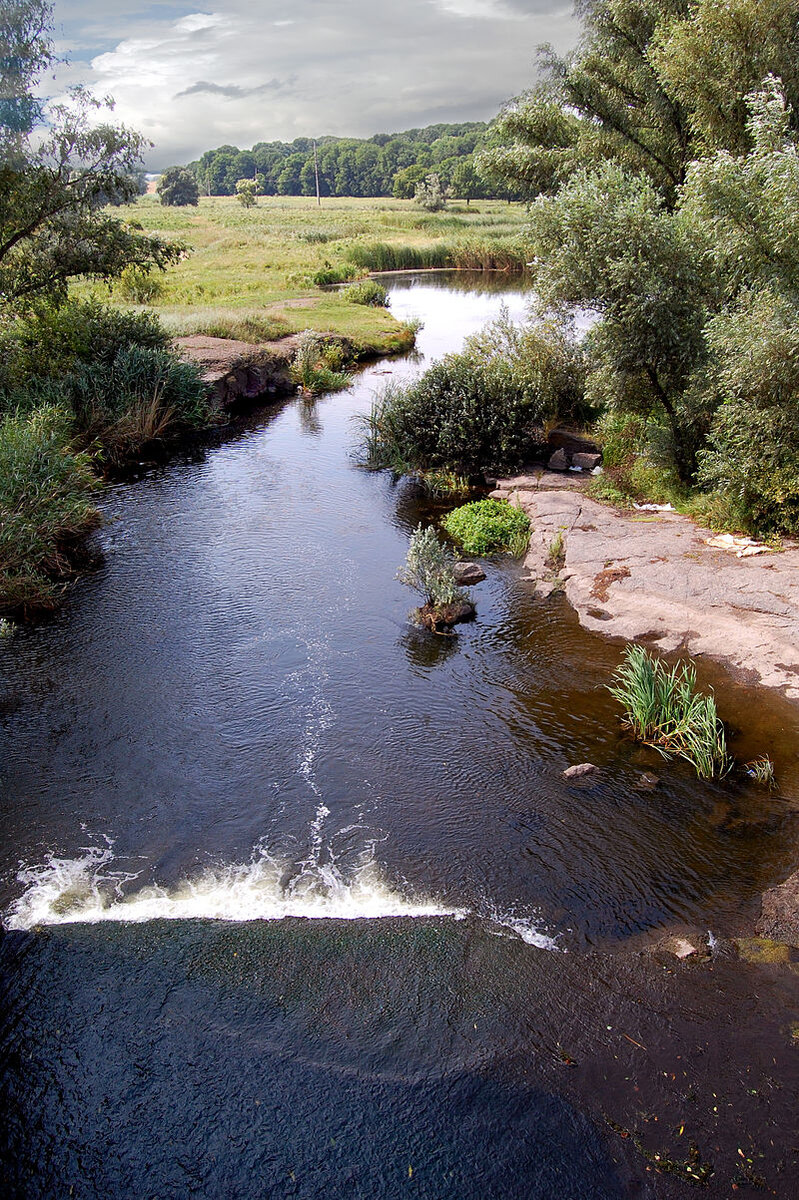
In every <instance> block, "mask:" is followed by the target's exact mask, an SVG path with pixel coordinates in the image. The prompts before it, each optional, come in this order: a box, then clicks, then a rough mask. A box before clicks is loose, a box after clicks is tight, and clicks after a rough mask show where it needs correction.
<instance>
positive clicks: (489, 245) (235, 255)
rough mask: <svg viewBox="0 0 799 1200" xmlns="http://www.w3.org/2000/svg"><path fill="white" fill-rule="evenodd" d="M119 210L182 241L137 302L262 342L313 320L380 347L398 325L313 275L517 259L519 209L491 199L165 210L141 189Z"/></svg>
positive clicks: (187, 325) (184, 321) (273, 201)
mask: <svg viewBox="0 0 799 1200" xmlns="http://www.w3.org/2000/svg"><path fill="white" fill-rule="evenodd" d="M120 215H121V216H123V217H126V218H128V219H130V220H135V221H138V222H139V223H140V224H141V225H142V226H143V227H144V228H145V229H147V230H150V231H158V232H161V233H164V234H166V235H168V236H174V237H175V238H177V239H179V240H181V241H182V242H184V243H185V244H186V246H187V247H188V248H189V251H190V253H189V254H188V255H187V256H186V258H185V259H184V260H183V261H182V262H181V263H180V264H179V265H178V266H177V267H174V268H172V269H171V270H169V271H168V272H167V274H166V275H165V276H158V275H156V276H154V277H152V278H156V279H158V281H159V282H160V285H161V287H160V291H159V294H158V295H157V296H155V297H153V298H152V299H151V300H150V301H149V303H150V305H151V307H152V308H154V309H155V311H156V312H157V313H158V315H159V317H160V318H161V320H162V321H163V323H164V324H165V325H166V326H167V327H168V328H169V329H170V330H172V331H174V332H175V333H176V334H189V333H209V334H216V335H217V336H235V337H243V338H244V339H245V340H262V339H267V338H270V337H277V336H280V335H281V334H283V333H293V332H297V331H299V330H302V329H306V328H313V329H316V330H319V331H332V332H335V333H339V334H343V335H345V336H347V337H350V338H352V339H353V341H354V342H355V343H356V345H357V346H358V347H359V348H360V349H362V350H364V351H368V350H370V349H373V350H375V351H378V352H384V351H386V350H390V349H391V346H392V340H393V339H395V338H396V335H397V332H398V326H397V322H396V321H395V320H394V318H393V317H392V316H391V314H390V312H389V311H387V310H385V309H380V308H370V307H366V306H363V305H358V304H351V303H348V302H347V301H346V300H345V299H344V298H343V296H342V295H341V294H340V293H339V292H338V291H335V290H323V289H322V288H320V287H319V286H317V285H316V284H315V282H314V279H315V277H316V276H317V275H318V273H319V272H332V274H333V276H334V277H335V276H338V277H339V278H344V277H347V276H348V275H349V276H351V277H352V278H356V277H358V276H360V275H364V274H365V273H366V272H367V271H368V270H374V269H378V268H379V267H385V266H395V265H396V266H402V267H416V266H439V267H446V266H462V267H477V268H480V267H482V266H500V267H504V268H505V269H520V268H521V266H522V264H523V262H524V250H523V237H522V235H523V230H524V223H525V219H526V212H525V208H524V206H523V205H520V204H513V205H509V204H505V203H502V202H498V201H480V202H477V203H475V204H473V205H471V206H469V207H467V206H466V205H463V204H458V205H452V206H451V207H450V208H448V209H447V210H445V211H444V212H441V213H425V212H423V211H422V210H420V209H419V208H418V207H416V206H415V205H414V204H413V202H412V201H403V200H388V199H377V200H362V199H358V200H354V199H353V200H350V199H323V201H322V206H321V207H317V204H316V200H315V199H307V198H305V197H293V196H292V197H276V198H266V197H261V198H259V200H258V203H257V205H256V206H255V207H254V208H250V209H245V208H243V207H242V206H241V204H240V203H239V201H238V200H237V199H236V198H235V197H221V196H220V197H210V198H208V197H202V198H201V199H200V203H199V206H198V207H197V208H190V207H189V208H165V207H163V206H162V205H161V204H160V202H159V201H158V199H157V197H155V196H142V197H141V199H140V200H139V201H138V203H137V204H136V205H133V206H131V207H129V208H127V209H122V210H120ZM356 260H357V261H356ZM133 285H134V289H135V281H133ZM80 290H81V291H85V289H84V288H81V289H80ZM103 294H104V295H106V293H103ZM135 297H136V292H135V290H131V287H130V284H128V286H127V287H126V286H125V284H124V283H123V284H121V285H120V284H118V285H116V286H115V288H114V290H113V292H112V299H113V300H114V301H115V302H117V303H120V304H129V303H130V302H131V300H133V299H135Z"/></svg>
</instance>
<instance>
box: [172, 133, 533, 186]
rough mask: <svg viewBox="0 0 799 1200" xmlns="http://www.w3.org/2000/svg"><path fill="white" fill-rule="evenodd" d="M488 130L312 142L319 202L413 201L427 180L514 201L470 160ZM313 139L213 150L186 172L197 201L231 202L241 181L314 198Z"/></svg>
mask: <svg viewBox="0 0 799 1200" xmlns="http://www.w3.org/2000/svg"><path fill="white" fill-rule="evenodd" d="M487 131H488V126H487V125H486V124H484V123H483V122H481V121H471V122H466V123H462V124H459V125H429V126H427V127H426V128H425V129H409V130H406V131H405V132H404V133H379V134H375V136H374V137H371V138H366V139H363V138H335V137H322V138H319V139H318V141H317V154H316V157H317V164H318V170H319V190H320V192H321V194H322V195H323V196H395V197H397V198H398V199H412V198H413V195H414V192H415V190H416V186H417V184H419V183H421V182H423V181H424V179H425V178H426V176H428V175H429V174H430V173H431V172H434V173H435V174H436V175H438V177H439V179H440V181H441V185H442V187H444V188H448V189H450V190H451V191H452V193H453V194H454V195H456V196H458V197H459V198H461V199H465V200H478V199H486V198H501V199H520V198H521V197H522V193H521V192H520V191H519V189H518V188H517V187H516V186H515V185H512V184H511V185H509V184H508V183H507V182H505V181H504V180H498V181H494V182H492V181H490V180H488V179H486V178H485V177H484V176H483V175H482V174H481V172H480V171H479V169H478V167H477V165H476V163H475V152H476V151H477V150H478V149H479V146H480V145H481V143H482V141H483V139H484V138H485V135H486V133H487ZM317 164H315V163H314V144H313V140H312V139H311V138H296V139H295V140H294V141H293V142H258V143H256V145H254V146H253V148H252V150H239V149H238V147H236V146H219V147H217V149H216V150H206V152H205V154H203V155H202V156H201V158H199V159H198V160H196V161H195V162H192V163H189V164H188V169H189V170H190V171H191V172H192V173H193V174H194V176H195V178H196V180H197V186H198V188H199V190H200V194H201V195H205V196H208V195H211V196H233V195H235V194H236V184H237V183H238V182H239V180H241V179H254V180H257V182H258V190H259V192H260V193H261V194H262V195H266V196H314V195H316V165H317Z"/></svg>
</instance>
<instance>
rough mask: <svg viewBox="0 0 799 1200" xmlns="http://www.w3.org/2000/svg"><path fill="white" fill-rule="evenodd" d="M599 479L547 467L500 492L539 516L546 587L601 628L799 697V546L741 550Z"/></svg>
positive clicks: (503, 484) (533, 552)
mask: <svg viewBox="0 0 799 1200" xmlns="http://www.w3.org/2000/svg"><path fill="white" fill-rule="evenodd" d="M588 483H589V478H587V477H580V476H579V475H571V476H564V475H556V474H554V473H552V472H547V471H540V472H531V473H529V474H525V475H519V476H515V477H513V478H510V479H498V480H497V486H496V488H495V490H494V491H493V492H492V493H491V495H492V496H496V497H499V498H502V499H507V500H509V501H510V502H511V503H513V504H516V505H517V506H518V507H520V508H521V509H523V510H524V511H525V512H526V513H527V515H528V516H529V517H530V520H531V522H532V526H533V532H532V535H531V538H530V547H529V551H528V554H527V557H526V559H525V562H524V566H525V569H526V571H527V573H528V578H530V579H532V580H535V581H536V590H537V591H538V592H539V594H540V595H542V596H546V595H548V594H549V593H550V592H552V591H553V590H562V591H564V592H565V594H566V597H567V599H568V600H569V602H570V603H571V604H572V605H573V607H574V608H575V610H576V612H577V614H578V616H579V619H580V623H581V624H582V625H583V626H584V627H585V628H586V629H590V630H592V631H593V632H596V633H603V634H606V635H608V636H610V637H618V638H624V639H625V640H626V641H633V640H635V641H640V642H645V643H647V644H649V645H651V646H653V647H655V648H657V649H659V650H662V651H666V652H668V651H673V650H677V649H680V650H684V651H685V652H687V653H689V654H691V655H694V656H695V655H701V654H704V655H707V656H708V657H710V658H713V659H716V660H718V661H720V662H723V663H725V664H726V665H727V666H729V667H731V668H732V669H733V670H734V671H735V672H736V673H737V674H738V675H739V676H741V677H742V678H743V679H744V681H745V682H747V683H757V684H760V685H762V686H764V687H769V688H776V689H779V690H781V691H782V692H783V694H784V695H785V696H786V697H787V698H789V699H791V700H799V632H797V631H799V543H796V542H791V543H786V544H785V548H784V549H783V550H782V551H781V552H779V553H765V554H761V555H757V556H753V557H750V558H737V557H736V556H735V554H734V553H730V552H729V551H725V550H720V549H714V548H712V547H710V546H708V545H706V540H707V539H708V538H710V537H711V536H712V534H711V532H710V530H707V529H703V528H701V527H700V526H698V525H695V524H694V523H693V521H691V520H690V519H689V518H688V517H684V516H682V515H681V514H679V513H673V512H645V511H640V512H639V511H627V510H624V511H619V510H617V509H614V508H611V507H609V506H607V505H604V504H598V503H597V502H596V501H594V500H591V499H589V497H588V496H586V495H585V494H584V490H585V488H586V487H587V486H588ZM558 535H560V537H558ZM559 542H562V547H560V553H559V554H557V555H556V554H555V551H557V550H558V549H559V545H558V543H559ZM553 543H554V546H553Z"/></svg>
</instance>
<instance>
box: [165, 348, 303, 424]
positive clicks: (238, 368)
mask: <svg viewBox="0 0 799 1200" xmlns="http://www.w3.org/2000/svg"><path fill="white" fill-rule="evenodd" d="M297 343H298V335H297V334H292V335H290V336H289V337H284V338H281V339H280V341H277V342H263V343H260V344H258V343H252V342H239V341H235V340H234V339H233V338H218V337H206V336H205V335H204V334H192V336H191V337H179V338H175V348H176V350H177V352H178V354H180V356H181V357H182V358H185V359H186V360H187V361H188V362H193V363H196V364H197V366H199V367H200V369H201V370H202V373H203V379H204V380H205V382H206V383H207V384H208V386H209V387H210V388H211V391H212V392H213V394H214V396H215V398H216V400H217V401H218V403H219V405H220V406H221V408H223V409H224V410H225V411H229V410H230V409H232V408H235V407H236V405H238V404H241V403H243V402H245V401H250V402H251V401H253V400H257V399H259V398H260V397H262V396H263V397H267V398H275V397H277V396H288V395H290V394H291V393H292V392H293V391H295V386H294V384H293V383H292V381H291V376H290V375H289V365H290V363H291V360H292V358H293V357H294V353H295V351H296V349H297Z"/></svg>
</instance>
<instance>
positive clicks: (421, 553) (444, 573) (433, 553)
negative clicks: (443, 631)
mask: <svg viewBox="0 0 799 1200" xmlns="http://www.w3.org/2000/svg"><path fill="white" fill-rule="evenodd" d="M397 579H399V581H400V583H404V584H405V586H406V587H409V588H413V590H414V591H415V592H418V593H419V595H420V596H421V597H422V598H423V600H424V602H425V604H431V605H433V606H434V607H436V608H438V607H441V606H442V605H445V604H454V603H455V602H456V601H458V600H464V599H465V593H464V592H462V591H461V590H460V588H459V587H458V585H457V583H456V582H455V555H454V554H453V553H452V550H451V549H450V547H449V546H445V545H444V544H443V543H442V542H440V541H439V539H438V536H437V534H436V531H435V529H433V527H432V526H429V527H428V528H427V529H423V528H422V526H421V525H419V526H418V527H417V528H416V529H415V530H414V532H413V533H412V534H411V542H410V545H409V547H408V553H407V556H406V558H405V566H404V567H400V569H399V571H398V572H397Z"/></svg>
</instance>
